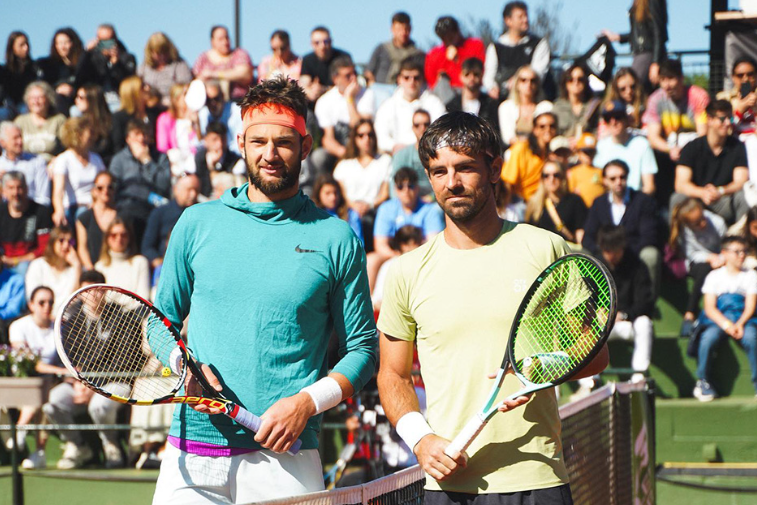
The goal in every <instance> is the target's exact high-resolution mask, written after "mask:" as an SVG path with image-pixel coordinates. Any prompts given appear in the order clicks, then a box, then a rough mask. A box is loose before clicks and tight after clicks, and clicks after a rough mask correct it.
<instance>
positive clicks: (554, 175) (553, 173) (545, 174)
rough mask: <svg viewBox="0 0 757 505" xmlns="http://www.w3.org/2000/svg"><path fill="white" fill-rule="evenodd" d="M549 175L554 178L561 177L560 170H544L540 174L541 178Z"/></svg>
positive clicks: (546, 177) (547, 177)
mask: <svg viewBox="0 0 757 505" xmlns="http://www.w3.org/2000/svg"><path fill="white" fill-rule="evenodd" d="M550 177H554V178H555V179H562V174H561V173H560V172H545V173H543V174H541V178H542V179H549V178H550Z"/></svg>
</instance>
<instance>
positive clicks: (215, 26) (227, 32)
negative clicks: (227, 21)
mask: <svg viewBox="0 0 757 505" xmlns="http://www.w3.org/2000/svg"><path fill="white" fill-rule="evenodd" d="M220 29H224V30H226V34H227V35H228V34H229V29H228V28H226V27H225V26H224V25H213V26H211V27H210V38H211V39H212V38H213V34H214V33H215V32H216V30H220Z"/></svg>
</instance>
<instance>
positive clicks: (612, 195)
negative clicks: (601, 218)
mask: <svg viewBox="0 0 757 505" xmlns="http://www.w3.org/2000/svg"><path fill="white" fill-rule="evenodd" d="M607 196H608V197H609V198H610V205H617V204H616V203H615V193H613V192H612V191H608V192H607ZM629 201H631V188H629V187H628V186H626V193H625V194H624V195H623V205H628V202H629Z"/></svg>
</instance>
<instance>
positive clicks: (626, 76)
mask: <svg viewBox="0 0 757 505" xmlns="http://www.w3.org/2000/svg"><path fill="white" fill-rule="evenodd" d="M610 102H620V103H623V104H625V106H626V114H628V119H629V120H630V125H629V126H630V127H631V128H635V129H641V127H642V124H641V117H642V116H643V115H644V111H645V110H646V103H647V94H646V93H645V92H644V86H643V85H642V83H641V82H639V78H638V76H637V75H636V72H634V71H633V69H632V68H630V67H621V68H620V69H618V71H617V72H616V73H615V76H614V77H613V78H612V82H611V83H610V86H608V87H607V93H606V94H605V99H604V102H603V103H602V110H604V105H605V104H608V103H610ZM606 129H607V123H606V122H605V120H604V118H600V119H599V129H598V130H597V137H598V138H602V137H604V136H606V134H607V133H606V131H607V130H606Z"/></svg>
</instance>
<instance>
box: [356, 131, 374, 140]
mask: <svg viewBox="0 0 757 505" xmlns="http://www.w3.org/2000/svg"><path fill="white" fill-rule="evenodd" d="M373 136H374V133H373V132H368V133H358V134H357V138H359V139H362V138H364V137H373Z"/></svg>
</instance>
